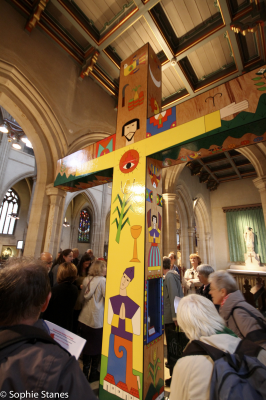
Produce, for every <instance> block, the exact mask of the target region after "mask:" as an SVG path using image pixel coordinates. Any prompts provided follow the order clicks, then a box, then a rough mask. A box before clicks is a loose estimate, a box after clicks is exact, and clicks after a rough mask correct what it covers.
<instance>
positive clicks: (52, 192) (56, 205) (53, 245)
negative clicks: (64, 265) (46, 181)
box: [44, 183, 66, 256]
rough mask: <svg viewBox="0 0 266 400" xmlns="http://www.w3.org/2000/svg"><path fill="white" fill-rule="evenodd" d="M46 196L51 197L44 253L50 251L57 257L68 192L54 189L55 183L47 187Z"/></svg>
mask: <svg viewBox="0 0 266 400" xmlns="http://www.w3.org/2000/svg"><path fill="white" fill-rule="evenodd" d="M46 194H47V196H48V197H49V200H50V205H49V215H48V222H47V229H46V236H45V243H44V251H48V252H49V253H51V254H52V255H53V256H55V255H56V253H57V251H58V248H59V244H60V243H59V241H60V236H61V229H62V224H63V212H64V205H65V197H66V192H65V191H64V190H62V189H58V188H56V187H54V186H53V183H51V184H50V185H47V187H46Z"/></svg>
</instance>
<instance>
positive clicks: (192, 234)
mask: <svg viewBox="0 0 266 400" xmlns="http://www.w3.org/2000/svg"><path fill="white" fill-rule="evenodd" d="M194 239H195V228H192V227H189V228H188V240H189V254H192V253H195V240H194Z"/></svg>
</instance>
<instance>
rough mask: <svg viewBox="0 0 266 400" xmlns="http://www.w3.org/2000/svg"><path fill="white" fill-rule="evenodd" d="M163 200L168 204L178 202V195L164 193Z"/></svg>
mask: <svg viewBox="0 0 266 400" xmlns="http://www.w3.org/2000/svg"><path fill="white" fill-rule="evenodd" d="M163 200H164V201H165V202H167V203H170V202H176V200H177V195H176V194H175V193H163Z"/></svg>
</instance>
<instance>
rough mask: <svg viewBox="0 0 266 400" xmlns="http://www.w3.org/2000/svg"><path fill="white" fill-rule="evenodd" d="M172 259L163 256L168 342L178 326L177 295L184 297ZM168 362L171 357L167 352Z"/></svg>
mask: <svg viewBox="0 0 266 400" xmlns="http://www.w3.org/2000/svg"><path fill="white" fill-rule="evenodd" d="M170 268H171V260H170V258H168V257H164V258H163V274H164V281H163V305H164V331H165V336H166V342H168V335H169V332H170V331H172V330H174V329H175V327H176V326H177V322H176V312H175V307H174V300H175V297H176V296H177V297H183V296H184V294H183V290H182V286H181V283H180V278H179V275H178V273H177V272H176V271H174V270H171V269H170ZM167 363H168V364H169V358H168V354H167ZM172 372H173V368H170V375H171V376H172ZM170 383H171V378H169V379H166V381H165V384H166V386H170Z"/></svg>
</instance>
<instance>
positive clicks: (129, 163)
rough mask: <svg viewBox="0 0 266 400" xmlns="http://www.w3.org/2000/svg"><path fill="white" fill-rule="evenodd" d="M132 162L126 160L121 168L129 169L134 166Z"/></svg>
mask: <svg viewBox="0 0 266 400" xmlns="http://www.w3.org/2000/svg"><path fill="white" fill-rule="evenodd" d="M134 165H135V164H134V163H133V162H128V163H127V164H126V165H124V166H123V167H122V168H123V169H130V168H132V167H134Z"/></svg>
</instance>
